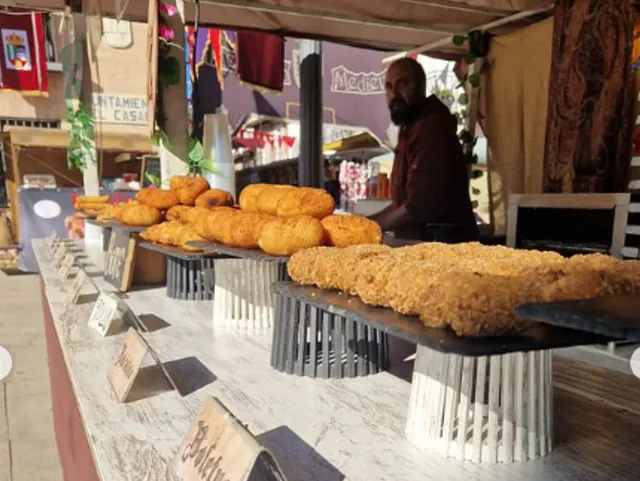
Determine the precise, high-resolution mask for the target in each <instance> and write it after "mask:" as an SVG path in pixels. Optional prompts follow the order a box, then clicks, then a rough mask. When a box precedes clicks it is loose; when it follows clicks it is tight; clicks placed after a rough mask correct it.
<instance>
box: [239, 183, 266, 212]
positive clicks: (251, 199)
mask: <svg viewBox="0 0 640 481" xmlns="http://www.w3.org/2000/svg"><path fill="white" fill-rule="evenodd" d="M268 187H270V186H269V184H250V185H248V186H246V187H245V188H244V189H242V191H241V192H240V197H239V198H238V204H240V209H242V210H245V211H247V212H258V197H259V196H260V194H261V193H262V191H263V190H264V189H266V188H268Z"/></svg>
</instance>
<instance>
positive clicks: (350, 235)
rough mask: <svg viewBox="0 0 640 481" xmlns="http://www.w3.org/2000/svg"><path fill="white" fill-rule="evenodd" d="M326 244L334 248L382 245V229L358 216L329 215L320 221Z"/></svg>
mask: <svg viewBox="0 0 640 481" xmlns="http://www.w3.org/2000/svg"><path fill="white" fill-rule="evenodd" d="M322 227H324V230H325V231H326V232H327V243H328V244H329V245H331V246H336V247H348V246H352V245H358V244H380V243H382V229H381V228H380V225H378V224H377V223H376V222H374V221H372V220H369V219H367V218H366V217H362V216H359V215H340V214H338V215H330V216H329V217H326V218H324V219H322Z"/></svg>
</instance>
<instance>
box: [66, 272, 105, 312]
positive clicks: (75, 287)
mask: <svg viewBox="0 0 640 481" xmlns="http://www.w3.org/2000/svg"><path fill="white" fill-rule="evenodd" d="M87 281H89V283H90V284H91V285H92V286H93V287H94V288H95V289H96V290H97V291H98V292H99V289H98V287H97V286H96V284H95V283H94V282H93V279H91V277H89V276H88V275H87V271H85V270H84V269H83V268H82V267H80V268H79V270H78V275H77V276H76V278H75V279H74V280H73V283H72V284H71V287H69V290H68V291H67V306H70V305H72V304H76V303H77V302H78V297H80V291H82V286H83V285H84V283H85V282H87Z"/></svg>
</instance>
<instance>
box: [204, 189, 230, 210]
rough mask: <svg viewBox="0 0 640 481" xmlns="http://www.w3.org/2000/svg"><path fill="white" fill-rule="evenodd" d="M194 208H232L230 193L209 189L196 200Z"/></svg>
mask: <svg viewBox="0 0 640 481" xmlns="http://www.w3.org/2000/svg"><path fill="white" fill-rule="evenodd" d="M195 206H196V207H206V208H208V209H212V208H214V207H224V206H233V196H232V195H231V192H227V191H226V190H222V189H209V190H207V191H205V192H203V193H202V194H200V195H199V196H198V197H197V198H196V201H195Z"/></svg>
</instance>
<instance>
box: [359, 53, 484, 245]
mask: <svg viewBox="0 0 640 481" xmlns="http://www.w3.org/2000/svg"><path fill="white" fill-rule="evenodd" d="M426 84H427V79H426V76H425V73H424V70H423V69H422V66H421V65H420V64H419V63H418V62H417V61H416V60H414V59H412V58H401V59H399V60H396V61H395V62H394V63H392V64H391V66H390V67H389V69H388V70H387V77H386V83H385V89H386V95H387V105H388V106H389V111H390V113H391V121H392V122H393V123H394V124H395V125H397V126H399V127H400V133H399V136H398V145H397V146H396V151H395V158H394V161H393V169H392V171H391V200H392V204H391V205H390V206H389V207H387V208H386V209H384V210H383V211H382V212H380V213H378V214H376V215H373V216H371V217H370V218H371V219H372V220H374V221H376V222H377V223H378V224H380V226H381V227H382V230H383V231H393V232H394V234H395V236H396V237H397V238H404V239H417V240H423V241H440V242H451V243H453V242H465V241H472V240H476V239H477V238H478V226H477V224H476V220H475V216H474V214H473V208H472V205H471V198H470V197H469V177H468V173H467V167H466V165H465V161H464V155H463V153H462V146H461V145H460V141H459V140H458V135H457V126H458V123H457V120H456V117H455V116H454V115H452V114H451V112H450V111H449V109H448V108H447V106H446V105H444V104H443V103H442V102H441V101H440V100H439V99H438V97H436V96H435V95H431V96H429V97H427V96H426Z"/></svg>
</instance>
